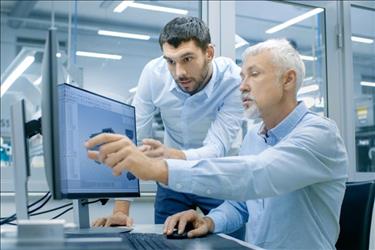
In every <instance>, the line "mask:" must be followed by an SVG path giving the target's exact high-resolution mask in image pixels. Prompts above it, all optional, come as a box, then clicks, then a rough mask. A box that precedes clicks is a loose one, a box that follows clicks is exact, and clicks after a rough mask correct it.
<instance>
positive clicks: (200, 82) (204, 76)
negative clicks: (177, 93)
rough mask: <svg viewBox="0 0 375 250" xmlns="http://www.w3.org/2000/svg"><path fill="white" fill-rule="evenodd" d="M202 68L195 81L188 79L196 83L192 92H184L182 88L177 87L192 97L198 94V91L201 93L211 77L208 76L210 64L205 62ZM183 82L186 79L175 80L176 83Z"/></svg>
mask: <svg viewBox="0 0 375 250" xmlns="http://www.w3.org/2000/svg"><path fill="white" fill-rule="evenodd" d="M204 65H205V66H204V68H203V70H202V73H201V74H200V76H199V78H198V79H196V78H188V80H191V81H193V82H195V83H196V85H195V87H196V88H195V89H194V90H192V91H186V90H185V89H184V88H183V87H182V86H180V85H179V84H177V85H178V87H179V88H180V89H181V90H182V91H183V92H185V93H188V94H190V95H194V94H196V93H198V92H199V91H201V90H202V89H203V88H204V87H206V85H207V83H208V82H209V80H210V79H211V77H212V74H211V76H209V73H210V63H209V62H208V61H207V60H205V63H204ZM183 80H187V79H186V78H180V79H177V80H176V79H175V81H176V82H180V81H183Z"/></svg>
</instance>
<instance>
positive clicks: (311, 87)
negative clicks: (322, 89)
mask: <svg viewBox="0 0 375 250" xmlns="http://www.w3.org/2000/svg"><path fill="white" fill-rule="evenodd" d="M317 90H319V85H318V84H311V85H308V86H305V87H302V88H300V89H299V91H298V95H303V94H306V93H310V92H314V91H317Z"/></svg>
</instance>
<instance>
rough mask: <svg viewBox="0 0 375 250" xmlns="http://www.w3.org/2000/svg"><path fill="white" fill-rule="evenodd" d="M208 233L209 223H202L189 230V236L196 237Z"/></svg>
mask: <svg viewBox="0 0 375 250" xmlns="http://www.w3.org/2000/svg"><path fill="white" fill-rule="evenodd" d="M207 233H208V228H207V225H205V224H201V225H199V226H198V228H196V229H193V230H191V231H189V232H188V234H187V235H188V237H189V238H194V237H199V236H203V235H206V234H207Z"/></svg>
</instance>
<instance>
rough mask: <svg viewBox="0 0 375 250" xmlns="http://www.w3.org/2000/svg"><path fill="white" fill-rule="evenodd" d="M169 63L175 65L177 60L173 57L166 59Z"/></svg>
mask: <svg viewBox="0 0 375 250" xmlns="http://www.w3.org/2000/svg"><path fill="white" fill-rule="evenodd" d="M166 60H167V63H168V64H171V65H174V64H175V63H176V62H175V61H173V60H171V59H166Z"/></svg>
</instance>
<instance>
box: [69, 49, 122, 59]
mask: <svg viewBox="0 0 375 250" xmlns="http://www.w3.org/2000/svg"><path fill="white" fill-rule="evenodd" d="M76 55H77V56H86V57H95V58H104V59H113V60H121V58H122V56H120V55H113V54H103V53H95V52H87V51H77V52H76Z"/></svg>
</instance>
